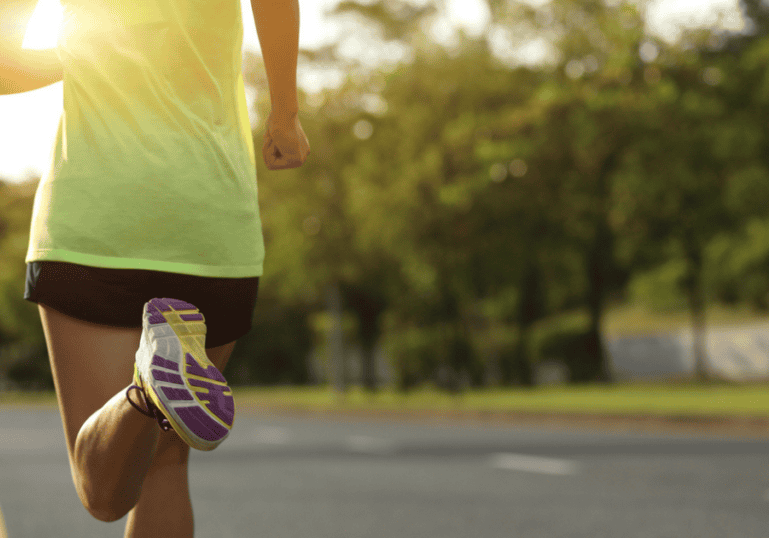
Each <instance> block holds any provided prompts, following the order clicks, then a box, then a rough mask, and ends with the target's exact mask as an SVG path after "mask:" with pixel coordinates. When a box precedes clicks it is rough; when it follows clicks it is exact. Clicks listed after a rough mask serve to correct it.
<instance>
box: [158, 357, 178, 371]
mask: <svg viewBox="0 0 769 538" xmlns="http://www.w3.org/2000/svg"><path fill="white" fill-rule="evenodd" d="M152 366H160V367H161V368H168V369H169V370H174V371H176V372H178V371H179V363H178V362H174V361H169V360H168V359H164V358H163V357H161V356H160V355H154V356H153V357H152Z"/></svg>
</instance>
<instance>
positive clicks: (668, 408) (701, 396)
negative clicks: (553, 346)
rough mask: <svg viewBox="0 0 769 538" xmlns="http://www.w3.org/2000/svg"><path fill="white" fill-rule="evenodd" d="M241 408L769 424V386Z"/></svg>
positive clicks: (256, 402)
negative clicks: (630, 417)
mask: <svg viewBox="0 0 769 538" xmlns="http://www.w3.org/2000/svg"><path fill="white" fill-rule="evenodd" d="M233 390H234V393H235V399H236V402H237V405H240V406H261V407H269V408H281V407H284V408H293V409H306V410H312V409H317V410H326V411H329V410H330V411H333V410H361V411H366V410H388V411H398V410H403V411H409V410H416V411H423V410H436V411H487V412H543V413H547V412H550V413H594V414H598V415H616V414H622V415H626V414H633V415H663V416H710V417H717V416H724V417H769V385H766V384H750V385H729V384H663V383H660V384H632V385H631V384H618V385H611V386H608V387H603V386H598V385H581V386H560V387H538V388H532V389H525V388H504V389H472V390H467V391H465V392H464V393H462V394H460V395H457V396H454V395H451V394H448V393H446V392H442V391H438V390H436V389H432V388H422V389H418V390H413V391H410V392H409V393H407V394H405V395H404V394H402V393H399V392H396V391H393V390H390V389H383V390H379V391H377V392H375V393H373V394H369V393H367V392H365V391H363V390H362V389H360V388H357V387H355V388H351V389H349V390H348V391H347V392H346V393H345V394H339V393H337V392H335V391H334V390H332V389H330V388H329V387H235V388H234V389H233ZM0 405H4V406H19V405H21V406H55V405H56V395H55V394H54V393H53V392H0Z"/></svg>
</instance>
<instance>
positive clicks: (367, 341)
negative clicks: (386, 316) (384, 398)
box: [344, 286, 384, 392]
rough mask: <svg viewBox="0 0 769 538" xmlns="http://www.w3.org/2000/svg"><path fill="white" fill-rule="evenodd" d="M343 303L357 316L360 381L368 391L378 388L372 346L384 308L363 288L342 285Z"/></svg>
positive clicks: (374, 342) (373, 346)
mask: <svg viewBox="0 0 769 538" xmlns="http://www.w3.org/2000/svg"><path fill="white" fill-rule="evenodd" d="M344 297H345V304H346V305H347V306H348V307H349V308H350V309H351V310H353V311H354V312H355V314H356V316H357V318H358V325H359V329H358V335H359V337H360V342H361V348H362V349H361V359H360V360H361V364H360V367H361V383H362V384H363V387H364V388H365V389H366V390H368V391H372V392H373V391H375V390H377V388H378V379H377V371H376V362H375V356H374V348H375V347H376V343H377V340H378V339H379V318H380V316H381V314H382V311H383V309H384V307H383V304H382V301H381V300H379V299H378V298H377V297H376V296H372V295H371V294H370V293H369V292H367V291H366V290H365V289H364V288H359V287H353V286H346V287H344Z"/></svg>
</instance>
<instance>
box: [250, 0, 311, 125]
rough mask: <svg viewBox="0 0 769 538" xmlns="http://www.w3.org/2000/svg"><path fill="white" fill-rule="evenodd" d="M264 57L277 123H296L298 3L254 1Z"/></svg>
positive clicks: (284, 0) (273, 112) (267, 0)
mask: <svg viewBox="0 0 769 538" xmlns="http://www.w3.org/2000/svg"><path fill="white" fill-rule="evenodd" d="M251 9H252V10H253V12H254V23H255V24H256V32H257V35H258V37H259V44H260V46H261V48H262V56H263V57H264V69H265V71H266V72H267V81H268V83H269V86H270V101H271V102H272V116H273V119H274V120H275V121H279V122H280V121H285V122H289V121H290V122H291V123H293V121H294V118H295V117H296V116H297V114H298V112H299V100H298V97H297V93H296V64H297V57H298V55H299V2H298V0H251Z"/></svg>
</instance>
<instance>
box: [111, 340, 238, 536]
mask: <svg viewBox="0 0 769 538" xmlns="http://www.w3.org/2000/svg"><path fill="white" fill-rule="evenodd" d="M234 348H235V342H230V343H229V344H225V345H223V346H219V347H215V348H211V349H207V350H206V355H208V358H209V360H210V361H211V362H212V363H214V366H216V368H217V369H218V370H219V371H222V370H224V367H225V366H226V364H227V361H228V360H229V358H230V354H231V353H232V350H233V349H234ZM189 453H190V447H189V445H187V443H185V442H184V441H183V440H182V439H181V438H180V437H179V436H178V435H176V434H175V433H173V432H168V433H161V434H160V440H159V443H158V447H157V452H156V453H155V457H154V459H153V461H152V465H151V467H150V469H149V472H148V473H147V475H146V477H145V478H144V485H143V486H142V491H141V497H139V502H138V503H137V504H136V506H135V507H134V508H133V510H131V512H129V514H128V522H127V523H126V530H125V537H126V538H155V537H157V538H191V537H192V536H193V531H194V520H193V515H192V502H191V501H190V491H189V482H188V474H187V473H188V466H187V463H188V459H189Z"/></svg>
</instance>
